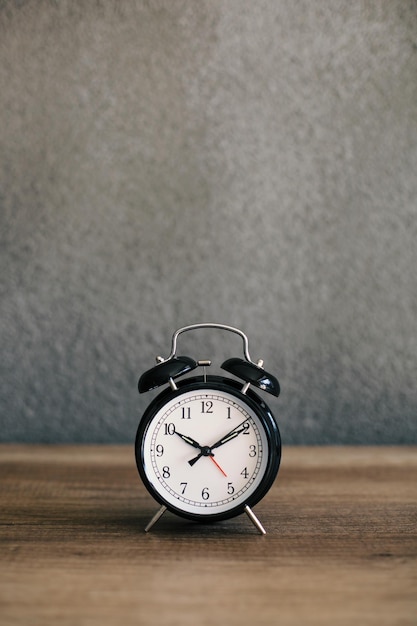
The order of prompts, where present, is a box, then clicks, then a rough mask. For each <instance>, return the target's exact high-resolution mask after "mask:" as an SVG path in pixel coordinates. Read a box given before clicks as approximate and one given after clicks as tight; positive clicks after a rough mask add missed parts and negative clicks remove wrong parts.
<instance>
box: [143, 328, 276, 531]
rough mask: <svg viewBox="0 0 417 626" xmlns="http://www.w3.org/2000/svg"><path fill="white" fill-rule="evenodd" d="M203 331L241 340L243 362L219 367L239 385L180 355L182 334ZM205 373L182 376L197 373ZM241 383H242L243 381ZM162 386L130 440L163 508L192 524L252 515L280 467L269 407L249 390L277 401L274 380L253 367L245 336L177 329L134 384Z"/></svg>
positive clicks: (205, 362)
mask: <svg viewBox="0 0 417 626" xmlns="http://www.w3.org/2000/svg"><path fill="white" fill-rule="evenodd" d="M200 328H213V329H222V330H226V331H231V332H233V333H236V334H238V335H240V336H241V338H242V339H243V355H244V359H242V358H230V359H227V360H226V361H225V362H224V363H223V364H222V365H221V368H222V369H223V370H225V371H226V372H228V373H229V374H232V375H233V376H235V377H236V378H237V379H239V380H235V379H232V378H229V377H227V378H226V377H223V376H214V375H207V367H208V366H210V365H211V361H208V360H199V361H195V360H194V359H192V358H190V357H188V356H177V355H176V352H177V339H178V336H179V335H180V334H181V333H184V332H186V331H191V330H197V329H200ZM199 367H200V368H202V370H203V371H202V373H200V374H199V375H193V376H190V377H187V378H182V379H181V380H178V379H179V377H182V376H184V375H186V374H189V373H190V372H193V371H194V370H196V369H197V368H199ZM241 381H243V384H242V382H241ZM163 385H166V388H165V389H164V390H163V391H162V392H161V393H160V394H159V395H158V396H157V397H156V398H155V399H154V400H153V401H152V402H151V403H150V405H149V406H148V407H147V409H146V410H145V412H144V414H143V416H142V419H141V420H140V423H139V426H138V430H137V434H136V442H135V456H136V464H137V468H138V471H139V475H140V477H141V479H142V481H143V483H144V485H145V487H146V488H147V490H148V491H149V493H150V494H151V495H152V496H153V497H154V499H155V500H156V501H157V502H158V503H159V504H160V505H161V507H160V509H159V510H158V511H157V513H156V514H155V515H154V517H153V518H152V519H151V520H150V522H149V523H148V525H147V526H146V528H145V531H146V532H147V531H149V530H150V528H151V527H152V526H153V525H154V524H155V523H156V522H157V520H158V519H159V518H160V517H161V516H162V515H163V513H164V512H165V511H166V510H169V511H171V512H172V513H175V514H176V515H179V516H181V517H183V518H186V519H190V520H194V521H197V522H214V521H217V520H224V519H227V518H231V517H235V516H237V515H240V514H242V513H246V514H247V515H248V517H249V518H250V520H251V521H252V522H253V524H254V525H255V526H256V528H257V529H258V530H259V532H260V533H262V534H265V529H264V527H263V526H262V524H261V522H260V521H259V519H258V518H257V517H256V515H255V514H254V512H253V511H252V507H253V506H254V505H255V504H256V503H257V502H259V501H260V500H261V498H263V497H264V496H265V494H266V493H267V492H268V490H269V489H270V487H271V486H272V484H273V482H274V480H275V478H276V476H277V473H278V470H279V466H280V460H281V438H280V433H279V429H278V425H277V422H276V420H275V418H274V416H273V415H272V412H271V410H270V409H269V407H268V406H267V404H266V403H265V402H264V400H263V399H261V397H260V396H259V395H258V394H257V393H255V391H254V390H253V388H254V387H255V388H257V389H260V390H262V391H265V392H267V393H270V394H272V395H274V396H278V395H279V392H280V387H279V383H278V380H277V379H276V378H275V377H274V376H273V375H272V374H269V373H268V372H266V371H265V370H264V369H263V362H262V361H261V360H259V361H257V362H256V363H254V362H253V361H252V360H251V358H250V355H249V349H248V339H247V337H246V335H245V334H244V333H243V332H242V331H241V330H239V329H238V328H234V327H232V326H225V325H223V324H209V323H206V324H193V325H191V326H185V327H183V328H180V329H178V330H177V331H175V333H174V335H173V337H172V347H171V354H170V355H169V356H168V358H166V359H164V358H162V357H157V365H156V366H155V367H153V368H152V369H150V370H148V371H146V372H145V373H144V374H142V376H141V377H140V379H139V383H138V388H139V393H144V392H146V391H150V390H151V389H155V388H157V387H161V386H163Z"/></svg>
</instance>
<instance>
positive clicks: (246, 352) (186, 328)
mask: <svg viewBox="0 0 417 626" xmlns="http://www.w3.org/2000/svg"><path fill="white" fill-rule="evenodd" d="M199 328H219V329H220V330H228V331H230V332H231V333H235V334H236V335H240V337H241V338H242V340H243V354H244V356H245V359H246V360H247V361H248V362H249V363H253V361H252V360H251V358H250V355H249V341H248V338H247V336H246V335H245V333H244V332H242V331H241V330H239V328H234V327H233V326H225V325H224V324H211V323H203V324H191V325H190V326H183V328H179V329H178V330H176V331H175V333H174V334H173V336H172V344H171V354H170V355H169V357H168V358H167V360H169V359H172V358H174V357H175V355H176V352H177V339H178V336H179V335H181V334H182V333H185V332H187V331H189V330H197V329H199ZM254 365H256V363H254Z"/></svg>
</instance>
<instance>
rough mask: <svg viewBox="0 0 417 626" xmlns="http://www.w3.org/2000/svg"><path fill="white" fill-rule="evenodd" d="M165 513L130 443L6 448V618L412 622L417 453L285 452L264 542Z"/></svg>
mask: <svg viewBox="0 0 417 626" xmlns="http://www.w3.org/2000/svg"><path fill="white" fill-rule="evenodd" d="M157 509H158V506H157V505H156V504H155V503H154V501H153V500H152V499H151V497H150V496H149V495H148V494H147V492H146V491H145V489H144V487H143V486H142V484H141V482H140V481H139V478H138V475H137V472H136V467H135V463H134V457H133V449H132V447H131V446H129V447H122V446H118V447H110V446H102V447H100V446H94V447H90V446H84V447H81V446H78V447H70V446H65V447H61V446H50V447H48V446H15V445H11V446H9V445H2V446H0V624H1V625H2V626H9V625H13V626H15V625H19V624H22V625H25V626H37V625H39V626H46V625H48V624H54V625H57V624H59V626H67V625H68V626H69V625H84V624H85V625H95V624H100V626H106V625H107V624H118V625H119V624H120V625H121V626H129V625H130V624H135V625H141V624H144V625H146V626H148V625H153V624H158V626H161V625H163V624H170V625H171V624H181V626H187V625H193V626H199V625H205V624H216V625H217V624H218V625H221V626H228V625H234V624H236V625H237V624H239V625H243V624H254V625H255V626H259V625H264V624H274V625H279V626H285V625H287V624H291V625H295V624H300V625H303V626H304V625H309V624H329V625H330V624H331V625H332V626H337V625H340V624H346V625H349V626H350V625H352V624H358V625H360V626H366V625H367V624H375V625H378V626H383V625H390V626H392V625H394V624H401V625H406V624H413V625H416V624H417V559H416V557H417V448H410V447H404V448H343V447H342V448H302V447H300V448H284V454H283V460H282V466H281V470H280V473H279V476H278V479H277V481H276V483H275V484H274V486H273V488H272V489H271V491H270V492H269V493H268V495H267V496H266V498H265V499H264V500H263V501H262V502H260V503H259V504H258V505H257V506H256V507H255V511H256V514H257V515H258V516H259V518H260V520H261V521H262V523H263V524H264V526H265V527H266V530H267V534H266V535H265V536H262V535H259V534H257V532H256V529H255V528H254V527H253V526H252V524H251V523H250V522H249V520H248V518H247V517H246V516H245V515H243V516H241V517H239V518H235V519H233V520H229V521H224V522H220V523H218V524H215V525H208V526H206V525H199V524H195V523H192V522H187V521H185V520H181V519H179V518H176V517H174V516H172V515H171V514H169V513H166V514H165V515H164V516H163V517H162V519H161V520H160V521H159V522H158V524H157V525H155V526H154V527H153V529H152V531H151V532H150V533H144V531H143V528H144V526H145V525H146V523H147V522H148V521H149V518H150V517H151V516H152V515H153V513H154V512H155V511H156V510H157Z"/></svg>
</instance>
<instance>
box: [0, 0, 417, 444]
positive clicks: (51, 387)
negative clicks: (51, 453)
mask: <svg viewBox="0 0 417 626" xmlns="http://www.w3.org/2000/svg"><path fill="white" fill-rule="evenodd" d="M0 86H1V88H0V220H1V223H0V237H1V248H0V260H1V277H0V288H1V300H0V306H1V315H0V334H1V337H0V340H1V363H0V368H1V371H0V376H1V391H0V421H1V431H0V438H1V440H2V441H22V442H25V441H33V442H45V441H46V442H73V441H74V442H124V441H132V442H133V439H134V434H135V430H136V426H137V422H138V418H139V416H140V413H141V411H142V410H143V409H144V407H145V406H146V404H147V403H148V402H149V401H150V399H151V397H150V396H151V394H149V395H148V397H146V396H141V397H140V396H139V395H138V394H137V390H136V384H137V378H138V376H139V374H140V373H141V372H142V371H144V370H145V369H148V368H149V367H152V365H153V364H154V357H155V355H157V354H162V355H164V356H167V355H168V353H169V349H170V341H171V336H172V333H173V332H174V330H175V329H176V328H179V327H181V326H183V325H186V324H190V323H196V322H201V321H212V322H220V323H224V324H231V325H234V326H238V327H239V328H241V329H242V330H244V331H245V332H246V333H247V334H248V336H249V346H250V350H251V353H252V356H253V357H254V358H258V357H262V358H264V360H265V367H266V368H267V369H268V370H269V371H271V372H273V373H275V374H276V376H277V377H278V378H279V380H280V382H281V386H282V395H281V397H280V398H279V399H278V400H274V399H273V398H272V397H270V398H268V397H267V398H266V400H267V401H268V399H270V400H271V402H270V406H271V408H272V409H273V411H274V412H275V413H276V415H277V416H278V417H279V420H280V427H281V431H282V436H283V440H284V444H288V443H373V444H385V443H417V428H416V415H417V390H416V372H417V324H416V315H417V278H416V275H417V271H416V270H417V246H416V239H417V222H416V215H417V4H416V2H414V1H408V2H407V1H403V0H392V1H390V2H384V1H375V2H367V1H365V0H359V1H357V2H344V1H342V0H340V1H332V2H330V1H328V0H318V1H317V2H309V1H308V0H303V1H297V2H293V0H283V1H280V2H276V1H275V0H262V1H259V2H251V1H249V0H228V1H223V2H221V1H217V0H215V1H211V2H209V1H202V2H192V1H190V0H155V1H152V0H149V1H147V2H145V1H139V0H138V1H137V2H133V1H132V0H124V1H123V2H117V1H116V0H102V1H101V2H100V1H95V2H93V1H91V2H82V1H81V0H80V1H78V2H77V1H76V0H73V1H70V0H55V1H52V0H42V1H41V0H39V1H37V0H33V1H27V2H24V1H22V0H20V1H18V0H14V1H7V0H2V1H1V2H0ZM180 352H182V353H185V354H188V355H189V356H192V357H194V358H212V359H214V360H215V361H216V362H221V360H222V359H223V358H227V357H228V356H240V355H241V343H240V340H239V338H238V337H235V336H233V335H230V336H228V335H227V334H225V333H223V332H220V331H212V332H209V331H201V332H200V333H194V334H193V333H188V334H186V335H183V336H182V338H181V339H180Z"/></svg>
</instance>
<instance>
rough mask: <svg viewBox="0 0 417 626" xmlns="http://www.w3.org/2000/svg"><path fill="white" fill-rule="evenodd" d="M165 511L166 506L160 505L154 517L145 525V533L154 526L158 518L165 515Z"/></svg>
mask: <svg viewBox="0 0 417 626" xmlns="http://www.w3.org/2000/svg"><path fill="white" fill-rule="evenodd" d="M166 510H167V508H166V506H164V505H162V506H161V508H160V509H159V511H157V512H156V513H155V515H154V516H153V518H152V519H151V521H150V522H149V523H148V524H147V526H145V533H147V532H149V531H150V529H151V528H152V526H153V525H154V524H156V522H157V521H158V520H159V518H160V517H162V516H163V514H164V513H165V511H166Z"/></svg>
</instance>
